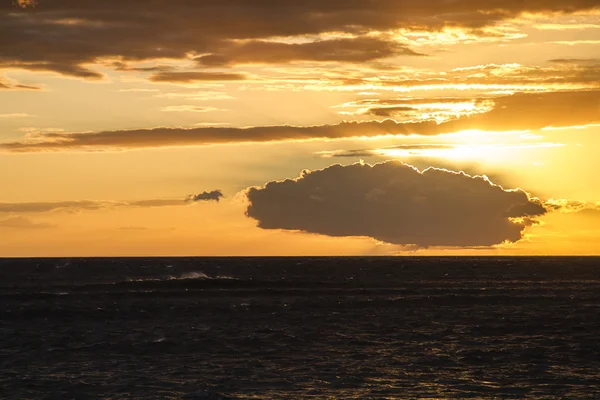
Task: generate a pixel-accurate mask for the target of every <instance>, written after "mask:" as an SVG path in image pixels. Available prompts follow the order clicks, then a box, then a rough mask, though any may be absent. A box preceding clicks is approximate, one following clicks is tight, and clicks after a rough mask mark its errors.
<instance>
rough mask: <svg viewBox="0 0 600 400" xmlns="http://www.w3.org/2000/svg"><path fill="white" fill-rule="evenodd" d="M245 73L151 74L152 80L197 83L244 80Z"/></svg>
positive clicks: (245, 77)
mask: <svg viewBox="0 0 600 400" xmlns="http://www.w3.org/2000/svg"><path fill="white" fill-rule="evenodd" d="M245 79H247V76H246V75H244V74H235V73H226V72H160V73H157V74H154V75H152V76H150V80H151V81H152V82H167V83H196V82H206V81H243V80H245Z"/></svg>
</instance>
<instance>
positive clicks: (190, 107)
mask: <svg viewBox="0 0 600 400" xmlns="http://www.w3.org/2000/svg"><path fill="white" fill-rule="evenodd" d="M161 111H166V112H199V113H203V112H211V111H225V110H223V109H221V108H216V107H208V106H206V107H203V106H195V105H191V104H184V105H180V106H167V107H163V108H162V109H161Z"/></svg>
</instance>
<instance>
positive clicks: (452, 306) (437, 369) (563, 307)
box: [0, 257, 600, 400]
mask: <svg viewBox="0 0 600 400" xmlns="http://www.w3.org/2000/svg"><path fill="white" fill-rule="evenodd" d="M0 398H1V399H19V400H22V399H198V400H199V399H405V398H406V399H492V398H498V399H521V398H529V399H557V398H562V399H598V398H600V258H556V257H547V258H473V257H470V258H437V257H436V258H387V257H386V258H381V257H377V258H376V257H372V258H362V257H357V258H354V257H353V258H343V257H338V258H104V259H101V258H98V259H18V260H16V259H0Z"/></svg>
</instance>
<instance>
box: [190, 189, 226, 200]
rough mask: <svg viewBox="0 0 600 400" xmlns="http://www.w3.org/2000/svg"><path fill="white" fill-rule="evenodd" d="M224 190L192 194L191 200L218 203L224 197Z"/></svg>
mask: <svg viewBox="0 0 600 400" xmlns="http://www.w3.org/2000/svg"><path fill="white" fill-rule="evenodd" d="M223 197H225V195H223V192H221V191H220V190H213V191H211V192H202V193H200V194H197V195H194V196H190V200H191V201H194V202H196V201H216V202H217V203H218V202H219V201H220V200H221V199H222V198H223Z"/></svg>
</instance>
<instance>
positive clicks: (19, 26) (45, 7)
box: [0, 0, 598, 79]
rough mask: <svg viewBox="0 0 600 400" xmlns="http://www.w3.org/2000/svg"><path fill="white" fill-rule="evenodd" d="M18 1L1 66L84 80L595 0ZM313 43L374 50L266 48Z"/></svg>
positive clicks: (1, 8) (0, 20) (3, 31)
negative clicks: (106, 67) (158, 63)
mask: <svg viewBox="0 0 600 400" xmlns="http://www.w3.org/2000/svg"><path fill="white" fill-rule="evenodd" d="M17 4H18V5H20V6H21V8H19V7H15V6H14V5H13V4H11V3H10V2H4V3H2V5H0V47H1V48H2V58H1V59H0V67H5V68H15V67H18V68H25V69H32V70H46V71H54V72H57V73H61V74H66V75H72V76H77V77H80V78H86V79H99V78H101V77H102V75H101V74H99V73H97V72H94V71H92V70H90V69H89V68H88V67H87V66H88V65H91V64H93V63H95V62H97V61H99V60H102V59H113V60H114V59H118V60H121V61H122V62H129V61H140V60H151V59H187V58H188V57H189V56H190V55H195V56H200V57H201V56H202V55H221V54H223V56H224V57H225V59H226V60H227V57H230V58H231V59H233V60H235V59H236V58H238V59H239V58H240V57H241V58H242V59H244V58H248V57H251V56H249V55H248V53H249V51H248V50H246V49H247V48H248V47H249V46H250V47H251V45H246V46H244V45H242V46H240V48H241V49H242V50H240V48H238V46H233V50H232V41H233V42H239V41H244V40H245V41H250V42H251V43H252V42H253V41H261V40H263V41H264V40H272V38H276V37H284V38H290V37H307V36H315V35H316V36H319V35H324V34H327V33H331V32H336V33H341V34H345V35H353V36H365V34H367V33H369V32H374V31H376V32H385V31H390V30H397V29H405V30H414V31H423V30H433V31H436V30H440V29H443V28H445V27H462V28H465V29H471V30H475V31H477V30H480V29H481V28H482V27H486V26H493V25H495V24H497V23H498V22H499V21H502V20H508V19H512V18H514V17H517V16H518V15H520V14H522V13H525V12H528V13H573V12H577V11H585V10H592V9H597V8H598V2H597V0H569V1H566V0H545V1H527V2H524V1H521V0H506V1H503V2H481V1H474V0H465V1H447V0H429V1H427V3H426V4H423V3H419V2H415V1H413V0H381V1H377V2H376V3H373V2H370V1H364V0H347V1H296V2H290V1H279V2H275V1H272V0H254V1H241V0H232V1H220V2H197V1H196V2H192V1H172V0H156V1H151V2H148V1H143V0H129V1H127V2H123V1H122V0H104V1H81V0H62V1H54V0H48V1H43V2H37V1H34V0H17ZM33 5H37V6H36V7H31V6H33ZM359 40H371V38H370V37H368V36H366V37H364V38H361V39H359ZM311 46H312V47H315V49H312V48H311ZM319 46H329V47H330V48H332V55H331V56H330V57H331V58H334V56H335V55H340V57H341V59H342V60H343V59H349V60H352V59H354V58H356V54H361V53H362V54H364V55H361V56H359V57H358V58H359V59H364V58H365V57H367V58H369V57H373V55H374V53H373V52H370V51H369V50H368V49H366V48H362V47H361V48H359V49H358V50H356V48H357V47H360V46H358V45H357V44H348V43H343V44H341V45H340V49H339V50H338V49H334V48H333V47H334V46H332V45H331V44H328V45H322V44H319V45H304V46H297V47H296V46H292V47H293V49H294V50H289V49H288V48H287V47H286V50H281V49H276V50H275V49H272V50H271V52H270V54H272V55H273V57H275V56H276V57H275V58H278V59H281V60H290V59H297V57H303V58H310V57H312V58H313V59H317V60H319V59H322V58H323V57H326V56H324V55H323V54H324V53H323V52H321V51H319ZM344 47H345V48H346V50H342V49H343V48H344ZM363 47H364V46H363ZM373 47H374V48H375V47H376V46H373ZM380 48H381V52H382V54H385V52H386V51H389V50H388V49H387V48H386V47H385V45H383V47H381V46H380ZM298 49H299V50H298ZM290 52H292V53H294V54H293V56H292V55H289V53H290ZM348 54H350V56H348ZM375 56H376V55H375ZM213 60H214V58H213Z"/></svg>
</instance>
